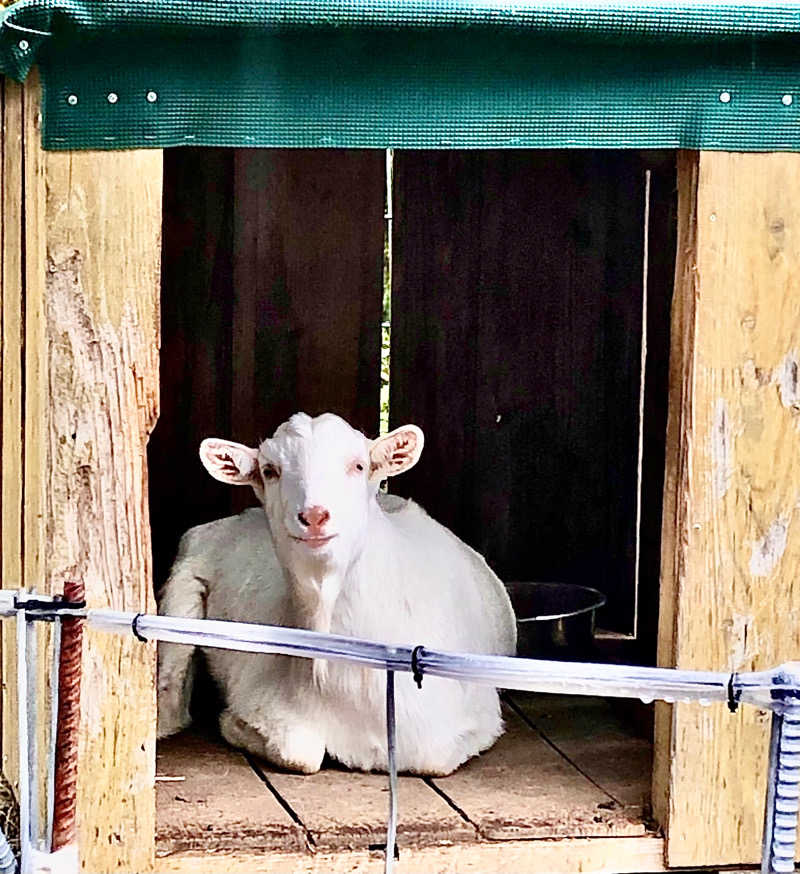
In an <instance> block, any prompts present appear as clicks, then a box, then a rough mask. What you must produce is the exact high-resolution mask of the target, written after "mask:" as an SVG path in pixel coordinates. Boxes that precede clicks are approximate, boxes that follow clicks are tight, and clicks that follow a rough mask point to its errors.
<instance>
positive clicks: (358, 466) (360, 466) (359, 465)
mask: <svg viewBox="0 0 800 874" xmlns="http://www.w3.org/2000/svg"><path fill="white" fill-rule="evenodd" d="M356 470H361V471H363V470H364V465H363V464H362V463H361V462H360V461H357V462H356Z"/></svg>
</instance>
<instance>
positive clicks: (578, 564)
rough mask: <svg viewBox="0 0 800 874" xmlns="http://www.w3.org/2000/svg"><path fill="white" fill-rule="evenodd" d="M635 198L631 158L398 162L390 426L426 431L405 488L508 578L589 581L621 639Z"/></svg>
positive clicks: (629, 586) (428, 156) (633, 460)
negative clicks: (413, 425)
mask: <svg viewBox="0 0 800 874" xmlns="http://www.w3.org/2000/svg"><path fill="white" fill-rule="evenodd" d="M644 203H645V198H644V170H643V161H642V159H641V158H640V156H639V155H637V154H635V153H624V154H622V153H596V152H572V153H554V152H535V153H534V152H503V153H496V152H487V153H441V154H440V153H427V152H423V153H420V152H401V153H398V155H397V156H396V159H395V193H394V204H395V214H394V223H393V226H394V282H393V324H392V387H391V398H392V401H391V419H392V423H391V424H392V425H397V424H400V423H401V422H402V421H404V420H413V421H415V422H417V424H419V425H420V426H421V427H422V428H423V430H425V432H426V434H427V435H428V441H427V443H426V450H425V454H424V456H423V458H422V461H421V463H420V465H418V466H417V468H416V469H415V470H414V471H412V472H410V473H409V474H408V476H407V477H404V478H403V480H404V481H402V482H401V481H398V483H397V488H398V490H401V491H403V492H404V493H408V494H411V495H413V496H414V497H416V498H418V499H419V500H420V502H421V503H422V504H423V505H424V506H426V508H427V509H429V511H430V512H431V513H432V514H433V515H434V516H435V517H436V518H439V519H441V520H442V521H443V522H444V523H445V524H447V525H449V526H450V527H451V528H453V530H454V531H456V532H457V533H458V534H459V535H460V536H462V537H464V538H465V539H466V540H467V541H468V542H470V543H471V544H472V545H473V546H475V547H476V548H477V549H478V550H479V551H480V552H481V553H483V554H484V555H486V556H487V558H488V560H489V563H490V564H491V565H492V566H493V567H494V568H495V569H496V570H497V572H498V573H499V574H500V576H501V577H503V578H505V579H539V580H561V581H565V582H574V583H583V584H587V583H590V584H592V585H596V586H597V587H598V588H600V589H602V590H603V591H605V592H606V593H607V594H608V596H609V607H608V609H607V610H606V611H605V613H604V614H603V616H602V619H601V621H602V623H603V624H604V625H605V626H607V627H611V628H615V629H618V630H621V631H629V630H631V628H632V625H633V604H634V601H633V582H634V560H635V535H636V530H635V520H636V513H635V508H636V483H637V454H638V453H637V449H638V432H639V428H638V419H639V372H640V357H641V356H640V351H641V350H640V342H641V319H642V250H643V216H644ZM659 342H661V343H662V344H663V345H666V343H667V336H666V330H665V328H662V330H661V332H660V333H657V334H656V335H655V336H653V337H651V343H652V344H653V345H657V344H658V343H659ZM432 375H433V376H435V378H432ZM659 461H660V460H659ZM431 471H435V476H434V475H431ZM599 507H602V508H603V511H602V512H598V508H599ZM650 558H651V560H652V561H653V566H652V567H651V568H648V569H645V570H646V576H648V577H649V579H650V580H651V581H652V580H654V579H655V578H656V577H657V564H656V563H655V558H654V557H653V556H650Z"/></svg>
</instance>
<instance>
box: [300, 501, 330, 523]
mask: <svg viewBox="0 0 800 874" xmlns="http://www.w3.org/2000/svg"><path fill="white" fill-rule="evenodd" d="M297 518H298V519H299V520H300V523H301V524H302V525H305V526H306V528H313V529H320V528H322V526H323V525H324V524H325V523H326V522H327V521H328V519H330V518H331V514H330V513H329V512H328V511H327V510H326V509H325V507H320V506H319V505H315V506H313V507H306V508H305V510H301V511H300V512H299V513H298V514H297Z"/></svg>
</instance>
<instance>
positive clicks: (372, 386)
mask: <svg viewBox="0 0 800 874" xmlns="http://www.w3.org/2000/svg"><path fill="white" fill-rule="evenodd" d="M384 176H385V167H384V155H383V153H382V152H380V151H369V150H366V151H342V150H335V151H334V150H325V151H314V150H296V151H292V150H274V149H267V150H260V149H240V150H234V151H229V150H216V149H188V150H187V149H181V150H179V151H176V152H175V154H174V155H173V154H170V155H168V156H167V160H166V175H165V213H164V271H163V298H164V346H163V358H162V365H161V379H162V386H163V395H162V414H161V417H160V420H159V423H158V426H157V428H156V430H155V432H154V434H153V440H152V443H151V447H150V463H151V468H152V470H153V476H152V478H151V484H152V488H153V492H152V501H151V508H152V514H153V528H154V545H155V553H156V562H157V572H156V578H157V580H158V581H159V582H160V581H161V580H162V579H164V577H165V576H166V574H167V572H168V570H169V566H170V564H171V562H172V559H173V558H174V555H175V550H176V547H177V543H178V539H179V537H180V535H181V534H182V533H183V532H184V531H185V530H186V529H187V528H188V527H190V526H191V525H196V524H199V523H201V522H207V521H209V520H211V519H214V518H219V517H221V516H225V515H229V514H230V513H231V512H236V511H238V510H240V509H242V508H243V507H244V506H248V505H250V504H253V503H254V502H255V499H254V497H253V495H252V492H251V491H250V490H249V489H232V488H230V487H229V486H225V485H222V484H221V483H218V482H215V481H214V480H212V479H211V478H210V477H209V476H208V475H207V474H206V473H205V471H204V470H203V469H202V466H201V464H200V461H199V459H198V455H197V449H198V446H199V444H200V441H201V440H202V439H203V438H204V437H209V436H213V435H218V436H224V437H229V438H232V439H234V440H238V441H240V442H242V443H255V442H257V441H259V440H262V439H263V438H264V437H267V436H269V435H271V434H272V433H273V431H274V430H275V428H276V427H277V425H279V424H280V423H281V422H282V421H284V420H285V419H286V418H287V417H288V416H289V415H291V414H292V413H295V412H298V411H299V410H305V411H306V412H308V413H310V414H312V415H314V414H317V413H320V412H325V411H331V412H335V413H338V414H339V415H341V416H343V417H344V418H346V419H347V420H348V421H350V422H351V423H352V424H353V425H354V426H355V427H358V428H361V429H363V430H364V431H365V432H366V433H367V434H369V435H370V436H375V435H376V434H377V429H378V411H379V391H380V384H379V380H380V321H381V296H382V270H383V244H384V227H385V223H384V217H383V210H384Z"/></svg>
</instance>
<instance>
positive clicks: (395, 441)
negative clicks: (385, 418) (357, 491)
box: [369, 425, 425, 480]
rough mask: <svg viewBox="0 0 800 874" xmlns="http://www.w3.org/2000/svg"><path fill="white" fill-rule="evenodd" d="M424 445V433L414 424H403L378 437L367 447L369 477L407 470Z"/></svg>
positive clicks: (378, 478)
mask: <svg viewBox="0 0 800 874" xmlns="http://www.w3.org/2000/svg"><path fill="white" fill-rule="evenodd" d="M424 445H425V435H424V434H423V433H422V431H421V430H420V429H419V428H417V426H416V425H403V427H402V428H395V430H394V431H391V432H390V433H389V434H386V436H384V437H378V439H377V440H373V441H372V445H371V446H370V449H369V478H370V479H371V480H382V479H385V478H386V477H387V476H395V475H396V474H398V473H403V471H404V470H409V468H412V467H413V466H414V465H415V464H416V463H417V462H418V461H419V457H420V455H421V454H422V447H423V446H424Z"/></svg>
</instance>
